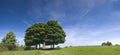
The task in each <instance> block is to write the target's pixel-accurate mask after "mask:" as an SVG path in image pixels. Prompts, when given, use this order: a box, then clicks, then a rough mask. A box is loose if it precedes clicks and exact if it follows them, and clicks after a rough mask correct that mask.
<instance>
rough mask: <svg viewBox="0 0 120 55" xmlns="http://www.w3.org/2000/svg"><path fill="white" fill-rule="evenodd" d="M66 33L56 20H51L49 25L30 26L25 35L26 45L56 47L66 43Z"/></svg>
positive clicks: (36, 24) (37, 24)
mask: <svg viewBox="0 0 120 55" xmlns="http://www.w3.org/2000/svg"><path fill="white" fill-rule="evenodd" d="M65 36H66V35H65V32H64V30H63V29H62V27H61V26H60V25H59V24H58V22H57V21H55V20H49V21H48V22H47V23H35V24H33V25H32V26H30V27H29V28H28V29H27V30H26V33H25V39H24V41H25V45H26V46H32V45H36V48H37V45H38V44H39V46H40V44H43V47H44V48H45V45H51V46H52V48H54V45H57V44H60V43H64V42H65Z"/></svg>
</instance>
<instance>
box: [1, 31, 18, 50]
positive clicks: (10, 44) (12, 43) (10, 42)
mask: <svg viewBox="0 0 120 55" xmlns="http://www.w3.org/2000/svg"><path fill="white" fill-rule="evenodd" d="M2 43H3V44H4V45H5V46H6V47H7V48H8V50H15V48H16V36H15V34H14V33H13V32H12V31H10V32H8V33H7V34H6V36H5V37H4V38H3V39H2Z"/></svg>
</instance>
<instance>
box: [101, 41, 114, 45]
mask: <svg viewBox="0 0 120 55" xmlns="http://www.w3.org/2000/svg"><path fill="white" fill-rule="evenodd" d="M111 45H112V43H111V42H109V41H107V42H103V43H102V46H111Z"/></svg>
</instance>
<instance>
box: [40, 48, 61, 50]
mask: <svg viewBox="0 0 120 55" xmlns="http://www.w3.org/2000/svg"><path fill="white" fill-rule="evenodd" d="M60 49H61V48H45V49H43V48H41V49H38V50H60Z"/></svg>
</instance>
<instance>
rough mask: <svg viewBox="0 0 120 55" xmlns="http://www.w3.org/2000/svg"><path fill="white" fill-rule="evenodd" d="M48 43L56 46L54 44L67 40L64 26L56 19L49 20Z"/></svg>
mask: <svg viewBox="0 0 120 55" xmlns="http://www.w3.org/2000/svg"><path fill="white" fill-rule="evenodd" d="M47 25H48V26H47V28H46V30H47V38H46V40H47V43H49V44H48V45H51V46H52V48H54V45H57V44H60V43H64V42H65V37H66V35H65V32H64V30H63V29H62V27H61V26H60V25H59V24H58V22H57V21H55V20H49V21H48V22H47Z"/></svg>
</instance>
